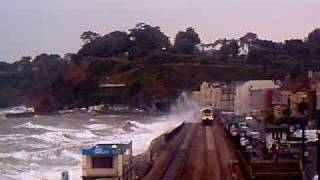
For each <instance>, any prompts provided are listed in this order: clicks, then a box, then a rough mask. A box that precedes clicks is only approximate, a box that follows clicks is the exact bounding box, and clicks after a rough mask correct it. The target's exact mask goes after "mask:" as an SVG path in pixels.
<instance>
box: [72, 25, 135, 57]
mask: <svg viewBox="0 0 320 180" xmlns="http://www.w3.org/2000/svg"><path fill="white" fill-rule="evenodd" d="M130 46H131V42H130V40H129V35H128V34H127V33H126V32H121V31H115V32H111V33H109V34H107V35H105V36H102V37H98V38H96V39H95V40H93V41H92V42H90V43H87V44H85V45H84V46H83V47H82V48H81V49H80V50H79V52H78V55H79V56H96V57H109V56H118V55H120V54H123V53H125V52H127V51H128V50H129V48H130Z"/></svg>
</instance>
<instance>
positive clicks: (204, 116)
mask: <svg viewBox="0 0 320 180" xmlns="http://www.w3.org/2000/svg"><path fill="white" fill-rule="evenodd" d="M214 121H215V115H214V110H213V109H212V108H211V107H207V108H203V109H202V110H201V122H202V125H204V126H210V125H213V123H214Z"/></svg>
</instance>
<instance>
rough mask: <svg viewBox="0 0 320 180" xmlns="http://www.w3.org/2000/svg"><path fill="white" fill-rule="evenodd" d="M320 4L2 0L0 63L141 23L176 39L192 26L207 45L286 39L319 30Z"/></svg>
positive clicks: (310, 0) (307, 0)
mask: <svg viewBox="0 0 320 180" xmlns="http://www.w3.org/2000/svg"><path fill="white" fill-rule="evenodd" d="M319 7H320V0H158V1H155V0H0V23H1V25H0V40H1V41H0V61H1V60H7V61H14V60H17V59H19V58H20V57H21V56H26V55H31V56H35V55H37V54H39V53H42V52H46V53H58V54H61V55H63V54H64V53H67V52H76V51H77V49H79V47H80V46H81V42H80V40H79V36H80V34H81V33H82V32H83V31H85V30H92V31H96V32H98V33H101V34H105V33H108V32H111V31H114V30H123V31H125V30H127V29H129V28H132V27H134V26H135V24H137V23H139V22H145V23H148V24H151V25H157V26H160V27H161V29H162V31H164V32H165V33H166V34H167V35H169V36H171V37H173V36H174V35H175V34H176V33H177V31H178V30H183V29H185V28H187V27H190V26H192V27H194V28H196V30H197V31H198V32H199V34H200V36H201V38H202V40H203V42H212V41H215V40H216V39H218V38H223V37H227V38H237V37H240V36H241V35H244V34H245V33H246V32H249V31H250V32H255V33H257V34H258V35H259V36H260V37H262V38H265V39H272V40H275V41H283V40H284V39H288V38H304V37H306V36H307V34H308V33H309V32H310V31H312V30H313V29H315V28H316V27H320V19H319V17H320V10H319Z"/></svg>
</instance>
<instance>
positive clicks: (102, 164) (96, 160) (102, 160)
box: [92, 157, 113, 168]
mask: <svg viewBox="0 0 320 180" xmlns="http://www.w3.org/2000/svg"><path fill="white" fill-rule="evenodd" d="M92 168H113V158H112V157H92Z"/></svg>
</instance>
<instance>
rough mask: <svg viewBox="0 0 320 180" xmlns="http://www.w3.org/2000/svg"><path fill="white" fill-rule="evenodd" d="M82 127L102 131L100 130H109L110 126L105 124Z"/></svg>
mask: <svg viewBox="0 0 320 180" xmlns="http://www.w3.org/2000/svg"><path fill="white" fill-rule="evenodd" d="M84 127H86V128H87V129H90V130H102V129H108V128H111V126H108V125H106V124H90V125H84Z"/></svg>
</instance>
